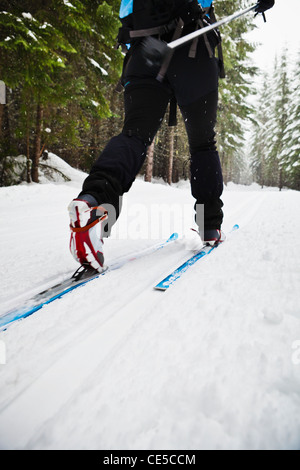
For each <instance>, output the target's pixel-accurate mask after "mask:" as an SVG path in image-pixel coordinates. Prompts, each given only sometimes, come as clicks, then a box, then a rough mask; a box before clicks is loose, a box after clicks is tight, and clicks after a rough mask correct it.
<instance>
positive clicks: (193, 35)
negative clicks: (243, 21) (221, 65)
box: [167, 4, 257, 49]
mask: <svg viewBox="0 0 300 470" xmlns="http://www.w3.org/2000/svg"><path fill="white" fill-rule="evenodd" d="M256 7H257V4H255V5H252V7H248V8H245V10H241V11H238V12H236V13H233V14H232V15H230V16H227V17H226V18H223V19H222V20H219V21H217V22H216V23H213V24H210V25H208V26H205V27H204V28H202V29H198V30H197V31H194V32H192V33H190V34H187V35H186V36H183V37H182V38H179V39H176V40H175V41H172V42H169V43H168V44H167V46H168V48H169V49H176V48H177V47H179V46H181V45H182V44H185V43H186V42H189V41H192V40H193V39H195V38H197V37H199V36H203V34H206V33H209V31H212V30H213V29H216V28H218V27H219V26H222V25H224V24H227V23H230V22H231V21H233V20H236V19H237V18H240V17H241V16H244V15H246V14H247V13H249V12H250V11H252V10H255V8H256Z"/></svg>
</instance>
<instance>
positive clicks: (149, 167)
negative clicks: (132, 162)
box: [145, 139, 154, 183]
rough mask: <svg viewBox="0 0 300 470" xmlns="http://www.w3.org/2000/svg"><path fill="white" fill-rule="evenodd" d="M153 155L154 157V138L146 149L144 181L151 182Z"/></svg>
mask: <svg viewBox="0 0 300 470" xmlns="http://www.w3.org/2000/svg"><path fill="white" fill-rule="evenodd" d="M153 157H154V139H153V142H152V144H151V145H150V147H148V151H147V166H146V172H145V181H146V182H147V183H151V181H152V176H153Z"/></svg>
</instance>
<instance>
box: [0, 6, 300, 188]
mask: <svg viewBox="0 0 300 470" xmlns="http://www.w3.org/2000/svg"><path fill="white" fill-rule="evenodd" d="M252 3H253V2H251V1H249V0H245V1H241V2H239V9H242V8H246V7H247V6H249V5H252ZM0 5H1V7H0V86H1V90H2V91H1V93H0V97H1V96H2V99H1V100H0V186H7V185H11V184H17V183H19V182H21V181H27V182H36V183H38V182H39V168H40V167H41V165H43V166H44V167H45V166H47V152H50V151H51V152H53V153H55V154H57V155H58V156H60V157H61V158H62V159H63V160H65V161H66V162H68V163H69V164H70V165H72V166H73V167H75V168H79V169H81V170H83V171H86V172H88V171H89V169H90V167H91V165H92V163H93V162H94V161H95V159H96V158H97V156H98V155H99V154H100V152H101V150H102V149H103V148H104V146H105V145H106V143H107V142H108V140H109V139H110V138H111V137H113V136H114V135H116V134H118V133H120V132H121V130H122V122H123V97H122V91H121V92H120V91H119V90H118V86H117V85H118V82H119V78H120V75H121V71H122V64H123V59H124V53H123V52H122V51H121V49H118V48H116V47H115V46H116V37H117V34H118V29H119V27H120V21H119V17H118V14H119V6H120V0H107V1H95V0H70V1H69V0H35V1H34V2H32V1H30V0H24V1H22V2H19V1H17V0H0ZM236 10H237V2H236V1H235V0H222V1H216V2H215V12H216V16H217V18H223V17H225V16H228V15H230V14H232V13H234V12H235V11H236ZM255 27H256V21H255V19H254V15H253V14H248V15H246V16H244V17H242V18H240V19H239V20H237V21H234V22H231V23H229V24H227V25H226V26H223V27H222V29H221V35H222V48H223V54H224V65H225V71H226V77H225V78H224V79H221V80H220V91H219V105H218V121H217V129H216V131H217V141H218V149H219V153H220V158H221V163H222V168H223V174H224V181H225V184H226V183H227V182H229V181H233V182H235V183H243V184H249V183H251V182H253V181H255V182H258V183H259V184H261V185H262V186H277V187H278V188H279V189H282V188H283V187H288V188H293V189H297V190H299V189H300V164H299V153H300V144H299V142H300V122H299V115H300V109H299V106H300V100H299V90H300V84H299V76H300V54H299V60H298V61H297V62H296V63H292V64H291V61H292V59H291V58H289V56H288V53H287V52H286V51H284V52H283V53H282V56H281V57H277V58H276V60H275V63H274V70H273V72H272V76H268V75H265V76H260V71H259V70H258V69H257V68H256V67H255V66H254V65H253V62H252V60H251V53H252V52H253V51H254V50H255V48H256V47H258V45H257V44H253V43H250V42H249V40H248V39H247V33H249V32H250V31H251V30H253V29H254V28H255ZM257 77H259V80H258V79H257ZM257 83H258V84H259V85H257ZM117 90H118V91H117ZM253 96H255V100H253V99H252V98H251V97H253ZM177 114H178V121H177V125H176V126H172V127H170V126H169V125H168V113H167V114H166V116H165V120H164V122H163V123H162V126H161V129H160V130H159V132H158V133H157V135H156V136H155V139H154V141H153V143H152V145H151V146H150V147H149V149H148V155H147V159H146V162H145V165H144V167H143V168H142V170H141V174H142V175H144V177H145V180H146V181H151V180H152V178H154V177H156V178H162V179H163V180H164V181H166V182H168V183H169V184H171V183H176V182H178V181H179V180H181V179H188V178H189V162H190V156H189V148H188V143H187V139H186V133H185V127H184V122H183V120H182V118H181V116H180V113H177ZM20 155H22V156H23V159H21V160H20V157H19V156H20ZM17 157H18V158H17ZM16 162H18V165H19V167H20V168H19V169H18V172H16V171H15V167H16Z"/></svg>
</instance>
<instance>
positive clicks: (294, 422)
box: [0, 154, 300, 450]
mask: <svg viewBox="0 0 300 470" xmlns="http://www.w3.org/2000/svg"><path fill="white" fill-rule="evenodd" d="M50 158H51V162H52V164H53V165H56V166H57V167H58V168H59V170H60V171H62V172H64V173H65V174H66V175H67V176H68V177H69V178H70V179H71V181H70V182H49V181H47V180H46V178H45V179H44V180H43V184H39V185H38V184H29V185H28V184H21V185H19V186H12V187H7V188H0V217H1V221H2V223H1V226H0V239H1V245H0V256H1V261H2V263H1V268H0V272H1V287H2V289H1V293H0V303H1V313H3V312H5V311H6V310H7V309H8V308H9V307H11V306H13V305H15V304H17V303H18V302H19V300H20V299H22V298H24V297H26V296H29V295H30V294H31V293H33V292H34V291H39V290H40V289H41V286H47V285H51V284H53V282H55V281H56V280H57V279H58V278H59V279H60V278H62V277H64V276H65V275H68V273H71V272H73V271H74V270H75V269H76V268H77V264H76V262H75V261H74V260H73V258H72V257H71V255H70V254H69V251H68V240H69V229H68V213H67V210H66V207H67V205H68V203H69V201H70V200H71V199H72V198H74V197H75V196H77V194H78V192H79V191H80V189H81V184H82V181H83V179H84V178H85V176H86V175H85V174H83V173H81V172H78V171H77V170H74V169H71V168H70V167H69V166H68V165H67V164H66V163H65V162H63V161H62V160H61V159H59V158H58V157H57V156H55V155H53V154H50ZM155 183H156V184H149V183H144V182H143V181H142V180H141V179H137V181H136V182H135V183H134V185H133V187H132V189H131V191H130V192H129V193H128V194H127V195H126V196H125V198H124V206H123V211H122V215H121V217H120V219H119V222H118V224H117V225H116V226H115V228H114V230H113V234H112V237H111V238H110V239H109V240H106V242H105V249H106V261H107V263H109V261H110V260H112V259H113V258H115V257H116V256H118V255H124V254H126V253H129V252H131V251H134V250H135V249H136V248H142V247H146V246H150V245H151V244H152V243H154V240H153V239H154V238H159V239H161V240H163V239H164V238H165V237H166V236H169V235H170V232H171V231H173V230H178V232H179V233H180V235H182V234H184V236H185V238H183V239H180V240H179V241H178V242H175V243H174V244H172V245H170V247H168V248H164V249H163V250H162V251H160V252H158V253H156V254H155V255H151V256H150V257H149V258H144V259H140V260H136V261H134V262H132V263H129V264H128V265H126V266H124V267H123V268H122V269H120V270H119V271H114V272H111V273H109V274H107V275H106V276H103V277H100V278H98V279H97V280H95V281H92V282H91V283H89V284H87V285H86V286H85V287H83V288H79V289H77V290H76V291H74V292H72V293H70V294H68V295H66V296H64V297H63V298H62V299H60V300H57V301H55V302H53V303H52V304H49V305H48V306H45V307H43V309H42V310H40V311H39V312H36V313H35V314H34V315H32V316H30V317H28V318H27V319H24V320H22V321H20V322H17V323H16V324H13V325H11V326H10V327H9V328H8V329H7V330H6V331H2V332H1V333H0V448H1V449H105V450H106V449H110V450H113V449H123V450H133V449H144V450H161V449H170V450H177V449H178V450H181V449H185V450H191V449H193V450H195V449H299V446H300V307H299V305H300V295H299V281H300V263H299V236H298V234H299V230H300V220H299V204H300V193H299V192H296V191H290V190H284V191H281V192H279V191H278V190H276V189H275V188H271V189H266V188H265V189H263V190H262V189H260V188H259V186H257V185H252V186H247V187H246V186H239V185H234V184H233V183H230V184H229V185H228V187H227V188H225V190H224V195H223V200H224V203H225V206H224V210H225V220H224V226H223V228H224V230H225V231H226V232H228V231H229V230H230V228H231V227H232V225H233V224H235V223H238V224H239V225H240V230H238V231H237V232H235V233H234V234H232V235H231V236H230V237H228V240H227V242H226V243H225V244H224V245H222V246H220V247H219V248H218V249H217V250H215V251H214V252H213V253H212V254H211V255H209V257H207V258H204V259H203V260H202V261H199V263H197V264H196V265H194V266H193V267H192V268H191V269H190V270H189V271H188V272H187V273H185V274H184V276H183V277H182V278H181V279H180V280H179V281H177V283H176V285H174V286H173V287H172V288H170V290H169V291H168V292H165V293H162V292H157V291H154V290H153V285H155V284H156V283H157V282H158V281H159V280H161V278H162V277H163V276H164V275H165V274H167V273H168V272H169V271H170V269H173V268H174V267H176V266H177V265H178V264H179V263H181V262H182V261H183V260H184V259H185V258H186V256H187V255H188V254H189V250H188V247H189V246H190V245H189V241H190V238H192V237H193V236H194V235H192V234H191V233H192V232H191V233H190V231H189V228H190V226H192V225H193V199H192V197H191V195H190V189H189V183H188V182H181V183H180V184H178V185H174V186H172V187H169V186H168V185H165V184H161V183H160V182H158V181H156V182H155ZM160 207H162V209H161V212H160V214H159V217H157V209H158V208H160ZM165 220H167V223H166V222H165ZM145 223H146V224H147V230H145ZM153 225H154V226H155V229H153V228H152V226H153Z"/></svg>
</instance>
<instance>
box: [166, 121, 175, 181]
mask: <svg viewBox="0 0 300 470" xmlns="http://www.w3.org/2000/svg"><path fill="white" fill-rule="evenodd" d="M169 139H170V140H169V165H168V177H167V182H168V184H170V185H171V184H172V177H173V163H174V127H173V126H172V127H170V131H169Z"/></svg>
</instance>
